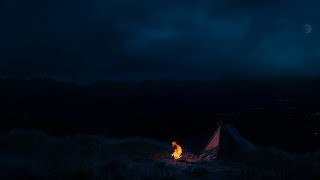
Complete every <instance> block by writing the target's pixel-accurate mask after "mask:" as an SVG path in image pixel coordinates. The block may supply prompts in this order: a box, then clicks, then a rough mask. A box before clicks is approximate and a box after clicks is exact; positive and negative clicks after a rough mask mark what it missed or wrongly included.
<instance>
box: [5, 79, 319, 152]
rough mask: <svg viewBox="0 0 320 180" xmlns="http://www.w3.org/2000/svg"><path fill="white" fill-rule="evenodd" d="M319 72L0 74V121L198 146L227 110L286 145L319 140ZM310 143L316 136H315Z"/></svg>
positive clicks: (303, 147)
mask: <svg viewBox="0 0 320 180" xmlns="http://www.w3.org/2000/svg"><path fill="white" fill-rule="evenodd" d="M319 92H320V80H319V79H295V80H292V79H291V80H288V79H281V80H275V81H261V82H258V81H214V82H206V81H182V82H176V81H144V82H142V83H135V84H134V83H119V82H103V83H97V84H94V85H91V86H78V85H74V84H68V83H61V82H56V81H53V80H47V79H33V80H19V79H1V80H0V99H1V100H0V106H1V108H0V118H1V128H2V129H3V130H8V129H11V128H37V129H43V130H45V131H46V132H50V133H54V134H59V133H73V132H91V133H103V134H105V135H108V136H115V137H124V136H147V137H152V138H157V139H160V140H168V139H169V140H173V139H178V140H180V141H182V143H190V142H192V144H194V145H195V146H199V147H201V146H203V145H204V144H205V143H206V141H207V140H208V138H209V137H210V136H211V134H212V133H213V131H214V130H215V127H216V126H217V125H216V123H217V122H218V121H219V120H221V119H225V118H226V117H224V116H221V115H217V114H223V113H234V117H235V118H236V119H237V121H235V123H236V126H237V127H238V128H239V129H240V131H241V132H242V133H243V134H244V136H246V137H248V138H249V139H250V140H251V141H253V142H254V143H256V144H260V145H276V146H280V147H282V148H286V149H289V150H294V151H307V150H313V149H316V148H317V147H320V145H319V142H320V141H319V135H315V134H314V132H316V131H318V132H319V122H320V121H319V120H320V117H319V115H316V114H315V113H316V112H320V93H319ZM317 143H318V144H317Z"/></svg>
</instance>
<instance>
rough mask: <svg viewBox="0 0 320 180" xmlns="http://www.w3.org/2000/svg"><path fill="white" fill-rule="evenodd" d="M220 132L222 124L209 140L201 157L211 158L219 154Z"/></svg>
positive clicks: (204, 158)
mask: <svg viewBox="0 0 320 180" xmlns="http://www.w3.org/2000/svg"><path fill="white" fill-rule="evenodd" d="M220 132H221V125H220V126H219V127H218V129H217V130H216V132H215V133H214V134H213V136H212V137H211V139H210V141H209V142H208V144H207V146H206V147H205V148H204V150H203V151H202V154H201V155H200V158H201V159H203V160H211V159H216V158H217V156H218V150H219V144H220Z"/></svg>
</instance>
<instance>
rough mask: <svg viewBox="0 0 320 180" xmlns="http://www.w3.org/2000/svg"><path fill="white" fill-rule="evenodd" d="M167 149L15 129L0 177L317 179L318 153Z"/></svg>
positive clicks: (2, 142) (3, 142) (3, 145)
mask: <svg viewBox="0 0 320 180" xmlns="http://www.w3.org/2000/svg"><path fill="white" fill-rule="evenodd" d="M171 151H172V149H171V147H170V142H168V143H161V142H157V141H154V140H150V139H143V138H131V139H124V140H119V139H110V138H105V137H103V136H98V135H80V134H78V135H72V136H65V137H52V136H48V135H47V134H45V133H43V132H40V131H35V130H13V131H11V132H9V133H3V134H1V136H0V179H33V180H37V179H68V180H73V179H75V180H81V179H90V180H91V179H98V180H100V179H199V178H201V179H320V153H313V154H305V155H294V154H289V153H287V152H284V151H281V150H277V149H272V148H270V149H261V150H259V151H257V152H255V153H250V154H237V155H235V156H234V157H232V158H230V159H225V160H223V159H220V160H217V161H215V162H211V163H208V162H206V163H204V162H199V163H192V164H190V163H186V162H172V161H171V160H169V159H163V158H159V157H166V156H169V155H170V152H171Z"/></svg>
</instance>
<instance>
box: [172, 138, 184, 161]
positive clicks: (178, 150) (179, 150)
mask: <svg viewBox="0 0 320 180" xmlns="http://www.w3.org/2000/svg"><path fill="white" fill-rule="evenodd" d="M172 147H173V148H174V151H173V153H172V154H171V156H172V157H173V159H174V160H177V159H179V158H181V154H182V148H181V146H179V145H178V144H177V143H176V142H175V141H173V142H172Z"/></svg>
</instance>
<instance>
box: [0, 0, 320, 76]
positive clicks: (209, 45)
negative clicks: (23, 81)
mask: <svg viewBox="0 0 320 180" xmlns="http://www.w3.org/2000/svg"><path fill="white" fill-rule="evenodd" d="M288 2H290V3H288ZM318 7H320V2H318V1H316V0H268V1H267V0H197V1H191V0H152V1H151V0H135V1H133V0H90V1H89V0H29V1H26V0H1V1H0V75H1V76H7V75H9V76H26V77H28V76H34V75H43V74H46V75H48V76H52V77H56V78H58V79H60V80H66V81H73V82H93V81H97V80H104V79H133V80H134V79H161V78H166V79H234V78H241V79H245V78H259V77H273V76H280V75H286V76H291V75H292V76H297V75H298V76H311V75H312V76H313V75H320V31H319V29H320V21H319V20H320V11H319V8H318ZM305 24H310V25H311V26H312V32H311V33H308V34H307V33H306V32H305V29H304V25H305Z"/></svg>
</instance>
